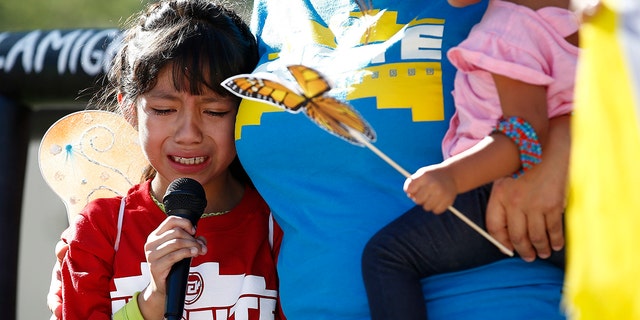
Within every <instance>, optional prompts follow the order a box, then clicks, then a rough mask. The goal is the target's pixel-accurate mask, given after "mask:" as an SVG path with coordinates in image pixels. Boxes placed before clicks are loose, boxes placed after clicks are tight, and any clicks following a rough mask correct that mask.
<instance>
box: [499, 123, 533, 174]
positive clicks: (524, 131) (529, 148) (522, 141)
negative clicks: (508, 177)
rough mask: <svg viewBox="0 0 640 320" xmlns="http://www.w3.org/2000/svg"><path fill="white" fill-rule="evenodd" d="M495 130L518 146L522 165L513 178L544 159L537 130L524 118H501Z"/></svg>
mask: <svg viewBox="0 0 640 320" xmlns="http://www.w3.org/2000/svg"><path fill="white" fill-rule="evenodd" d="M493 132H500V133H503V134H504V135H506V136H507V137H508V138H509V139H511V140H513V142H514V143H515V144H516V146H518V151H519V152H520V163H522V167H521V168H520V170H518V171H517V172H515V173H514V174H513V178H518V177H519V176H521V175H522V174H524V173H525V171H527V170H529V169H531V168H532V167H533V166H534V165H536V164H538V163H540V161H542V147H541V146H540V142H539V141H538V136H537V135H536V131H535V130H533V127H531V124H529V122H527V121H525V120H524V119H522V118H520V117H510V118H508V119H505V118H501V119H500V121H498V125H497V126H496V128H495V129H494V130H493Z"/></svg>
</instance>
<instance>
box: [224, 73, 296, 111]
mask: <svg viewBox="0 0 640 320" xmlns="http://www.w3.org/2000/svg"><path fill="white" fill-rule="evenodd" d="M222 85H223V86H224V87H226V88H227V89H229V90H230V91H231V92H232V93H234V94H235V95H237V96H239V97H240V98H247V99H252V100H257V101H261V102H268V103H271V104H273V105H276V106H278V107H280V108H284V109H285V110H289V111H292V112H294V113H295V112H297V111H299V109H300V108H301V107H304V106H305V104H306V103H307V99H306V98H305V97H304V96H302V95H299V94H297V93H296V92H294V91H293V90H291V89H289V88H287V87H286V86H284V85H282V84H280V83H278V82H276V81H274V80H269V79H264V78H261V77H256V76H253V75H249V74H241V75H238V76H234V77H231V78H228V79H227V80H225V81H224V82H223V83H222Z"/></svg>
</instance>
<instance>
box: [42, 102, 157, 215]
mask: <svg viewBox="0 0 640 320" xmlns="http://www.w3.org/2000/svg"><path fill="white" fill-rule="evenodd" d="M38 163H39V165H40V173H41V174H42V177H43V179H44V180H45V182H46V183H47V184H48V185H49V187H51V189H52V190H53V191H54V192H55V193H56V194H57V195H58V197H60V199H61V200H62V202H63V203H64V204H65V207H66V210H67V218H68V221H69V222H70V223H71V222H72V221H73V220H74V219H75V216H76V215H77V214H78V213H79V212H80V211H81V210H82V208H84V206H85V205H86V204H87V203H88V202H89V201H91V200H93V199H95V198H104V197H113V196H117V195H124V194H125V193H126V192H127V190H129V188H131V187H132V186H133V185H134V184H136V183H138V182H139V181H140V178H141V177H142V173H143V171H144V169H145V167H146V166H147V164H148V162H147V160H146V158H145V157H144V154H143V153H142V148H141V147H140V144H139V142H138V133H137V131H136V130H135V129H134V128H133V127H132V126H131V125H130V124H129V123H128V122H127V121H126V120H125V119H124V118H123V117H122V116H121V115H119V114H116V113H112V112H106V111H98V110H84V111H79V112H74V113H71V114H69V115H67V116H65V117H63V118H61V119H59V120H58V121H56V122H55V123H54V124H53V125H52V126H51V127H50V128H49V129H48V130H47V132H46V133H45V134H44V136H43V138H42V140H41V142H40V149H39V152H38Z"/></svg>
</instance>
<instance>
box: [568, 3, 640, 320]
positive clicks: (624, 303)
mask: <svg viewBox="0 0 640 320" xmlns="http://www.w3.org/2000/svg"><path fill="white" fill-rule="evenodd" d="M639 8H640V4H639V3H638V2H637V0H617V1H616V0H609V1H603V2H602V3H601V6H600V8H599V9H598V10H597V12H596V13H595V14H594V15H593V16H592V17H591V18H590V19H588V20H586V21H585V22H584V23H583V25H582V27H581V29H580V41H581V43H580V45H581V47H582V48H583V49H582V52H581V55H580V59H579V64H578V73H577V83H576V100H575V103H576V105H575V110H574V116H573V122H572V137H573V142H572V153H571V163H570V178H569V183H570V185H569V207H568V210H567V216H566V218H567V252H568V256H567V259H568V260H567V276H566V295H565V299H566V300H565V305H566V306H567V308H568V309H569V310H568V312H569V316H570V319H580V320H585V319H594V320H596V319H597V320H603V319H605V320H608V319H616V320H619V319H640V130H639V125H638V124H639V123H640V122H639V118H638V110H639V108H640V102H639V100H638V97H639V96H640V90H639V89H638V88H640V81H639V78H640V72H638V70H640V51H639V50H638V49H639V47H638V46H640V30H639V29H640V28H639V26H640V9H639Z"/></svg>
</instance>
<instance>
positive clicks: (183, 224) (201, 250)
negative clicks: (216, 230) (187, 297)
mask: <svg viewBox="0 0 640 320" xmlns="http://www.w3.org/2000/svg"><path fill="white" fill-rule="evenodd" d="M195 233H196V230H195V228H194V227H193V225H192V224H191V222H190V221H189V220H188V219H184V218H180V217H177V216H169V217H167V218H166V219H165V220H164V221H163V222H162V223H161V224H160V226H158V228H156V229H155V230H153V232H151V234H149V236H148V237H147V243H145V244H144V252H145V256H146V258H147V262H148V263H149V271H150V272H151V283H149V286H147V287H146V288H145V289H144V290H143V292H142V293H141V294H140V295H139V296H138V306H139V307H140V312H141V313H142V315H143V316H144V318H145V319H152V318H158V319H159V318H162V315H163V314H164V304H165V299H166V294H167V286H166V279H167V277H168V276H169V271H171V267H172V266H173V265H174V264H175V263H176V262H178V261H180V260H182V259H185V258H193V257H195V256H198V255H203V254H205V253H207V244H206V241H205V239H204V238H202V237H198V238H196V237H194V235H195Z"/></svg>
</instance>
